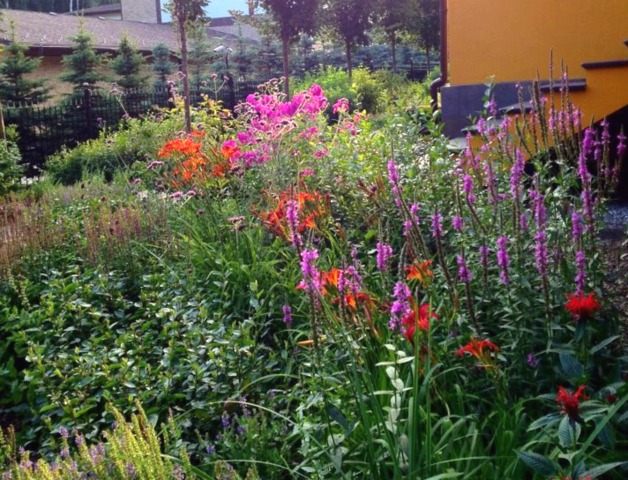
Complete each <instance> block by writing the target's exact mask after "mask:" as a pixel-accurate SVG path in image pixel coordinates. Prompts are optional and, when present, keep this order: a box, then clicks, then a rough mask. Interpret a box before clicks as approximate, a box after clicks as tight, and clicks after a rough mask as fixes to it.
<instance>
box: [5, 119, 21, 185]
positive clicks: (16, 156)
mask: <svg viewBox="0 0 628 480" xmlns="http://www.w3.org/2000/svg"><path fill="white" fill-rule="evenodd" d="M5 134H6V137H7V138H6V141H3V140H0V197H2V196H4V195H6V194H7V193H8V192H10V191H13V190H15V189H17V188H18V186H19V181H20V178H21V177H22V174H23V172H24V168H23V167H22V166H21V165H20V160H21V159H22V155H21V154H20V149H19V148H18V146H17V143H16V140H17V138H16V136H17V133H16V131H15V128H14V127H8V128H7V129H6V132H5Z"/></svg>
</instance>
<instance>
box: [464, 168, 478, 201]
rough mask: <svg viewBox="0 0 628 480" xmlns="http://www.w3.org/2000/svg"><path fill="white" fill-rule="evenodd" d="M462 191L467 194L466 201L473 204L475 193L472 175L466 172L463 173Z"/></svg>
mask: <svg viewBox="0 0 628 480" xmlns="http://www.w3.org/2000/svg"><path fill="white" fill-rule="evenodd" d="M462 191H463V192H464V193H465V194H466V195H467V202H469V203H470V204H471V205H473V204H474V203H475V195H474V194H473V177H472V176H471V175H469V174H468V173H467V174H465V176H464V178H463V181H462Z"/></svg>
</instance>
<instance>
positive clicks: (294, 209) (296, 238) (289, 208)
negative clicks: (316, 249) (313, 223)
mask: <svg viewBox="0 0 628 480" xmlns="http://www.w3.org/2000/svg"><path fill="white" fill-rule="evenodd" d="M286 220H287V221H288V228H289V229H290V242H291V243H292V245H294V247H295V248H297V249H299V248H301V246H302V245H303V242H302V240H301V235H299V203H298V202H297V201H296V200H288V202H287V203H286Z"/></svg>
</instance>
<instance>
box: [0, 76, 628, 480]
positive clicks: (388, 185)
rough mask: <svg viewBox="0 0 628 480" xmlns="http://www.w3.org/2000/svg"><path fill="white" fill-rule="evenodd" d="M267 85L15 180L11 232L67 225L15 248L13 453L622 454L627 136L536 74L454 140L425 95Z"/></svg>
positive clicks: (62, 468) (528, 470)
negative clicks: (125, 147) (117, 149)
mask: <svg viewBox="0 0 628 480" xmlns="http://www.w3.org/2000/svg"><path fill="white" fill-rule="evenodd" d="M356 73H357V72H354V75H355V74H356ZM400 88H402V87H400ZM280 92H281V85H280V84H279V83H277V82H271V83H269V84H267V85H265V86H263V87H262V90H261V91H260V92H259V93H257V94H254V95H250V96H249V97H248V98H247V100H246V101H245V102H243V103H242V104H241V105H239V106H238V107H237V109H236V112H235V114H236V115H237V118H236V119H233V118H231V117H230V116H226V115H224V114H221V113H220V112H219V111H215V112H208V113H205V115H206V116H207V117H208V121H207V122H204V121H199V122H196V123H195V125H196V128H195V129H193V130H192V132H191V133H190V134H189V135H186V134H185V133H176V132H175V131H170V132H171V134H170V135H169V136H166V137H164V138H162V137H161V136H157V137H154V136H151V139H155V138H157V139H160V141H156V140H151V142H152V143H151V145H152V146H151V148H150V149H146V151H145V155H146V157H145V158H137V159H135V160H136V161H135V162H134V163H133V165H132V166H130V167H125V166H124V165H120V166H119V168H118V169H116V173H115V174H113V178H112V180H113V181H112V183H111V184H109V187H107V184H104V183H98V182H96V183H94V184H92V183H90V182H88V183H86V184H84V185H83V188H81V186H80V185H76V186H74V187H72V189H70V190H67V189H63V188H60V187H58V186H51V185H48V184H42V185H40V186H39V187H38V188H39V192H40V193H39V194H38V195H37V196H36V197H35V198H32V197H29V196H28V195H26V194H22V195H21V196H17V197H12V198H13V200H12V201H11V202H5V205H11V207H10V208H9V207H6V206H5V207H4V208H5V211H7V212H16V211H18V210H20V209H22V210H24V213H21V214H19V215H18V214H14V213H11V214H7V215H6V216H5V220H4V222H5V223H4V225H5V228H7V227H10V228H11V229H12V230H11V231H12V232H13V231H15V232H18V233H11V235H12V236H13V237H15V236H16V235H17V236H19V235H20V233H19V232H21V231H23V230H21V229H20V228H19V227H18V226H19V225H20V224H19V222H18V220H16V219H17V218H19V219H24V218H31V217H30V216H29V215H31V216H32V212H43V213H41V215H40V216H41V217H42V218H43V220H41V221H42V222H43V223H41V224H37V223H35V225H41V226H40V227H37V226H36V227H35V228H34V231H37V230H38V228H40V229H43V228H44V226H45V225H56V226H57V227H59V226H64V225H69V227H67V228H65V229H64V228H58V230H59V232H60V233H59V235H60V238H62V239H64V240H63V241H61V240H59V241H51V244H45V245H42V246H40V244H39V243H37V242H33V244H32V247H31V248H28V249H26V250H15V251H12V253H11V254H10V255H7V256H6V258H7V260H6V261H5V262H4V265H5V267H4V268H3V271H2V274H3V278H6V279H7V280H8V281H7V282H4V283H3V284H2V285H3V286H2V290H1V291H2V296H1V297H0V314H1V318H2V320H1V321H0V330H1V331H2V333H3V336H2V338H3V340H2V343H1V344H0V362H1V363H0V368H2V372H3V375H2V391H3V392H8V393H7V394H6V395H3V396H2V399H1V400H0V401H1V404H0V412H1V416H0V420H2V423H3V424H4V425H5V426H6V425H8V424H14V425H15V428H14V432H15V437H16V442H17V443H19V444H21V445H23V446H24V449H25V450H24V452H23V453H21V454H20V453H18V454H16V453H15V452H16V451H17V448H16V447H14V446H13V441H12V440H11V441H8V440H4V441H0V460H1V461H3V462H4V464H5V467H4V468H5V469H6V473H5V474H4V475H5V476H6V478H68V476H67V475H69V474H67V472H68V468H70V467H71V465H72V461H71V460H70V459H74V460H75V461H76V462H77V466H80V469H81V470H80V471H81V472H82V473H84V474H85V475H86V476H89V475H92V476H96V478H111V477H107V476H106V475H108V474H109V473H107V472H109V471H113V469H114V468H115V469H116V470H115V471H116V472H117V473H116V475H119V477H116V478H170V477H169V476H172V477H173V478H182V476H183V475H185V478H195V477H199V478H236V477H235V475H240V476H242V477H244V476H246V475H248V477H247V478H256V477H255V476H256V475H259V476H260V478H319V479H323V478H373V479H377V478H382V479H384V478H385V479H389V478H399V479H400V478H424V479H428V478H432V479H437V478H478V479H479V478H511V479H517V478H521V479H523V478H547V479H549V478H556V479H557V478H571V479H580V478H582V479H586V478H598V477H599V478H623V476H625V474H626V467H625V461H626V460H627V459H626V450H627V448H626V447H627V438H626V432H627V428H628V427H627V425H626V422H627V420H628V413H627V407H626V403H627V402H628V391H627V387H626V385H625V382H624V378H625V372H626V365H625V362H626V358H625V356H624V357H622V353H621V351H620V350H619V347H618V345H619V342H618V340H619V335H618V317H617V312H615V311H614V310H613V309H612V308H611V307H610V302H608V301H607V294H606V292H605V291H604V290H603V289H602V284H603V283H602V282H603V278H604V273H605V272H604V271H603V270H602V269H601V268H600V263H599V262H598V258H599V251H598V247H597V233H598V229H599V227H600V225H599V219H600V216H599V213H600V211H601V210H602V209H603V208H604V198H605V195H606V193H607V192H608V191H609V190H610V189H611V188H612V185H613V183H614V181H615V180H614V179H615V178H616V177H617V171H616V169H615V164H613V163H612V162H611V161H610V158H612V155H611V154H619V155H618V156H619V157H621V155H622V154H624V152H625V139H623V138H620V139H619V141H618V142H615V140H616V139H611V138H610V135H609V134H608V132H607V130H606V127H605V125H602V126H601V129H600V130H599V131H597V130H596V129H594V128H590V129H587V130H585V131H584V133H582V134H577V133H576V127H577V125H578V122H580V116H579V113H578V112H577V111H576V110H575V109H573V108H571V107H568V108H566V109H564V110H563V109H560V108H547V109H544V108H542V103H543V102H542V100H541V99H540V96H539V95H538V94H537V95H536V97H535V98H536V102H537V108H536V109H535V112H536V113H532V114H530V115H527V116H526V118H525V119H521V121H522V123H519V124H518V125H519V128H518V129H515V128H513V124H512V122H513V119H510V118H506V119H500V122H501V123H500V126H499V127H494V126H493V125H495V122H493V121H491V120H495V119H496V117H497V112H496V111H495V108H494V105H493V102H491V99H490V96H489V97H487V111H486V112H485V118H483V119H481V120H479V121H478V131H479V133H480V135H479V137H478V138H477V140H473V139H470V141H469V146H468V147H467V148H466V149H465V150H464V151H462V152H460V153H452V152H451V151H450V150H449V148H448V142H447V140H446V139H444V138H443V137H441V136H440V135H439V134H438V127H437V126H436V125H433V124H431V122H432V115H431V112H429V111H428V110H421V109H417V110H416V111H413V112H412V114H410V115H409V114H408V113H409V112H408V111H407V109H406V108H404V107H403V106H402V105H399V104H398V103H396V102H394V101H390V102H387V111H386V115H381V116H379V117H373V116H370V115H368V114H366V113H364V112H361V111H360V110H359V109H356V108H354V106H352V104H351V102H350V101H349V100H347V99H344V98H338V99H337V100H334V101H333V103H332V104H331V105H330V102H329V101H328V99H327V97H326V95H325V92H324V90H323V89H322V88H321V87H320V86H318V85H316V84H314V85H311V86H308V88H307V89H305V90H303V91H301V92H299V93H297V94H296V95H295V96H293V97H292V98H290V99H287V98H284V96H283V94H282V93H280ZM564 100H565V101H564V103H563V104H564V105H568V98H565V99H564ZM329 110H331V111H332V112H333V114H334V115H335V116H336V117H337V119H334V121H333V122H331V123H330V122H328V116H327V114H326V112H328V111H329ZM172 115H175V114H172ZM179 115H180V114H179ZM156 121H159V120H156ZM166 121H167V120H166ZM179 121H180V119H179ZM193 123H194V122H193ZM145 128H146V129H147V131H148V130H150V131H159V132H162V133H165V132H168V131H169V130H168V129H167V128H165V127H164V128H163V130H160V127H159V126H155V127H154V130H153V127H149V126H146V127H145ZM140 130H141V129H140ZM427 131H430V132H432V133H429V134H427V133H426V132H427ZM534 132H537V133H539V132H540V135H538V136H537V135H533V133H534ZM535 139H536V140H535ZM102 141H103V143H104V144H106V142H107V140H106V139H103V140H102ZM611 150H613V152H611ZM83 152H84V153H83V154H82V155H84V156H80V157H76V158H80V162H81V163H82V164H85V165H89V161H90V158H91V157H90V153H89V150H83ZM67 155H68V157H67V158H74V157H73V155H76V154H75V153H72V152H69V153H68V154H67ZM64 161H65V160H64V157H59V158H57V159H56V160H55V167H54V168H55V169H56V170H55V171H56V172H58V171H61V170H59V167H60V166H61V167H62V166H63V165H64ZM72 162H74V160H72ZM94 170H98V169H97V168H96V169H94ZM86 171H89V170H86ZM87 180H88V177H83V181H84V182H86V181H87ZM92 185H94V186H92ZM100 188H105V189H107V188H108V190H106V192H107V193H102V196H100V193H96V192H100V190H99V189H100ZM85 189H87V190H88V192H94V193H93V194H88V193H82V190H85ZM83 195H84V198H81V197H82V196H83ZM55 196H60V197H61V198H65V199H66V200H67V201H61V202H53V201H51V200H47V199H48V198H51V197H52V198H54V197H55ZM103 197H104V199H103ZM151 212H152V213H151ZM33 218H34V217H33ZM122 219H128V223H123V222H122ZM116 222H117V223H116ZM24 223H25V224H27V225H30V223H29V222H26V221H24ZM138 224H139V225H145V226H146V227H147V228H145V229H140V230H139V233H137V234H136V233H135V232H136V231H135V229H134V228H133V227H134V226H135V225H138ZM148 227H153V228H148ZM24 228H25V230H24V231H27V232H30V231H32V230H28V229H27V228H26V227H24ZM90 232H94V233H90ZM117 232H126V233H120V234H118V233H117ZM25 235H26V234H25ZM28 235H30V234H28ZM28 235H26V236H27V237H28ZM46 238H53V237H52V236H47V237H46ZM67 239H72V242H71V243H69V240H67ZM114 240H115V241H114ZM64 245H66V246H65V248H64ZM67 245H72V247H71V248H68V247H67ZM89 245H92V246H94V247H93V248H86V247H87V246H89ZM96 245H98V248H96V247H95V246H96ZM81 246H83V247H84V248H80V247H81ZM91 252H95V253H93V254H92V253H91ZM136 402H139V404H141V406H142V407H143V412H145V413H142V412H141V411H139V406H138V403H136ZM114 409H115V410H114ZM114 411H115V412H120V413H118V414H116V415H117V417H115V418H114V416H113V415H112V413H110V412H114ZM134 412H139V413H138V416H135V417H133V414H134ZM121 415H122V416H121ZM124 417H126V418H131V419H133V418H134V419H135V420H132V425H134V427H133V428H131V427H129V428H131V430H130V431H131V434H130V435H132V436H133V438H135V439H136V440H137V441H138V442H140V443H141V442H142V441H144V442H148V443H149V444H150V445H151V446H150V448H151V453H152V454H153V456H151V458H152V460H150V461H140V460H139V459H138V458H137V457H136V456H134V455H135V453H134V452H135V450H134V448H135V447H131V446H130V445H131V444H133V445H136V443H133V442H135V441H136V440H129V442H128V445H129V446H128V447H126V446H125V445H126V444H125V443H119V442H118V443H116V441H115V438H118V437H117V436H116V435H118V434H117V433H116V432H119V430H118V429H116V428H115V427H112V425H111V424H112V421H114V419H115V420H116V422H117V423H118V428H120V427H119V425H120V424H124V425H126V423H125V421H124V420H123V418H124ZM162 424H164V425H166V426H164V427H161V425H162ZM125 428H126V427H125ZM123 431H126V430H123ZM120 434H122V433H120ZM159 434H161V435H162V438H163V441H162V443H161V444H159V441H158V440H156V435H159ZM68 435H71V436H72V437H73V438H74V439H79V440H78V443H77V451H76V452H75V453H74V452H66V451H65V449H67V446H68V443H67V437H68ZM102 435H105V437H104V439H105V443H102V446H100V447H99V442H101V441H102V440H103V437H102ZM125 435H126V433H125ZM5 437H7V438H8V437H11V435H5ZM83 443H85V444H87V445H88V446H90V447H91V448H95V449H96V450H94V452H96V453H98V452H104V453H101V454H99V455H100V456H101V457H103V458H106V459H107V460H106V461H103V463H100V462H96V463H94V462H93V461H88V458H87V457H88V456H89V450H86V449H87V447H83V446H82V445H83ZM92 446H93V447H92ZM99 448H100V450H98V449H99ZM138 448H140V447H138ZM146 448H148V447H146ZM29 451H30V452H29ZM85 452H87V454H86V453H85ZM86 455H87V456H86ZM39 458H41V463H40V465H41V467H36V465H37V464H38V463H37V462H38V461H39ZM99 458H100V457H99ZM92 460H93V458H92ZM224 462H227V463H224ZM55 463H56V467H54V466H53V465H54V464H55ZM147 463H148V464H150V465H147ZM112 465H113V466H112ZM176 466H179V467H180V469H179V470H178V471H177V473H176V474H175V473H173V472H174V469H175V467H176ZM153 467H154V469H153V470H151V469H152V468H153ZM77 468H78V467H77ZM46 469H48V470H53V471H55V472H59V473H58V476H57V477H54V476H53V477H45V476H44V474H43V473H41V472H44V471H48V470H46ZM107 469H111V470H107ZM64 472H65V473H64ZM155 472H158V473H155ZM159 472H161V473H159ZM51 475H55V473H53V474H51ZM63 475H66V477H63ZM160 475H161V476H160ZM177 475H178V476H179V477H177ZM70 478H71V477H70Z"/></svg>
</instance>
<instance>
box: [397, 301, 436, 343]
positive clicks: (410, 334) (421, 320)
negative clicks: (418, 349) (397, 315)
mask: <svg viewBox="0 0 628 480" xmlns="http://www.w3.org/2000/svg"><path fill="white" fill-rule="evenodd" d="M430 308H431V307H430V304H429V303H422V304H421V305H420V306H419V307H418V308H417V307H416V306H415V307H414V308H413V309H412V311H411V312H410V313H408V315H406V316H405V317H404V318H403V319H402V320H401V326H402V327H403V329H404V336H405V337H406V339H407V340H408V341H409V342H410V343H414V335H415V334H416V329H417V328H418V329H419V330H423V331H424V332H427V331H428V330H429V329H430V317H431V318H438V315H437V314H436V313H434V312H431V311H430Z"/></svg>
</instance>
